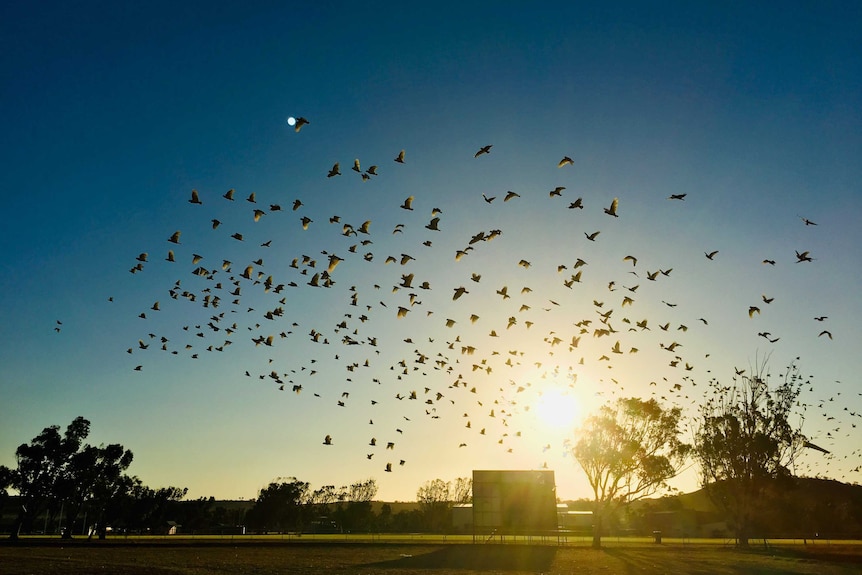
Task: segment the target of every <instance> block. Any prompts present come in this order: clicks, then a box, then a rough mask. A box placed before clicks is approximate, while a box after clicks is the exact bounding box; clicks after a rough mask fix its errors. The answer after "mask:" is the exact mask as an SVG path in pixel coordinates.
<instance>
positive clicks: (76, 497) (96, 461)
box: [54, 443, 134, 539]
mask: <svg viewBox="0 0 862 575" xmlns="http://www.w3.org/2000/svg"><path fill="white" fill-rule="evenodd" d="M133 457H134V456H133V455H132V452H131V451H130V450H128V449H125V448H124V447H123V446H122V445H120V444H118V443H112V444H111V445H107V446H104V445H103V446H99V447H94V446H92V445H85V446H84V447H83V448H82V449H81V450H79V451H78V452H76V453H74V454H72V456H71V458H70V460H69V464H68V465H67V466H66V468H65V469H64V471H63V473H62V474H61V476H60V477H59V479H58V481H57V484H56V486H55V494H54V495H55V497H56V498H58V499H60V500H61V501H62V503H63V504H64V508H65V509H66V525H73V524H74V522H75V519H76V518H77V517H78V514H79V513H80V512H81V510H82V509H84V508H85V507H87V508H88V511H90V512H91V513H92V517H93V519H94V523H95V527H96V529H95V531H96V532H97V533H98V534H99V539H104V538H105V533H106V530H105V527H106V526H107V525H106V521H105V517H104V515H105V510H106V509H107V508H108V506H109V505H110V504H111V502H112V500H113V499H114V498H116V497H118V496H119V495H121V494H123V493H125V492H127V491H128V489H130V487H131V484H130V482H129V481H128V479H129V478H128V477H127V476H125V475H124V474H123V472H124V471H125V470H126V469H128V467H129V465H131V463H132V459H133ZM90 536H91V537H92V533H91V535H90ZM64 537H71V532H69V531H67V532H66V533H64Z"/></svg>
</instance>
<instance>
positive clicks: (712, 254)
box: [703, 250, 718, 260]
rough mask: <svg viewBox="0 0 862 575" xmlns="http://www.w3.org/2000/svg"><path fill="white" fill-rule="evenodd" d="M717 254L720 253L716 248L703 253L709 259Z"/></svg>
mask: <svg viewBox="0 0 862 575" xmlns="http://www.w3.org/2000/svg"><path fill="white" fill-rule="evenodd" d="M716 254H718V250H714V251H711V252H703V255H705V256H706V259H708V260H712V259H713V258H714V257H715V256H716Z"/></svg>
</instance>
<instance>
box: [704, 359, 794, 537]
mask: <svg viewBox="0 0 862 575" xmlns="http://www.w3.org/2000/svg"><path fill="white" fill-rule="evenodd" d="M767 359H768V358H767ZM733 381H734V383H733V385H731V386H727V387H722V386H721V385H720V384H718V383H714V384H713V385H712V397H710V398H709V399H708V400H707V401H706V402H705V403H704V404H703V406H702V407H701V410H700V421H699V428H698V430H697V432H696V434H695V446H694V453H695V457H696V459H697V461H698V462H699V463H700V473H701V484H702V485H703V487H704V488H705V489H706V492H707V494H708V495H709V497H710V499H712V501H713V503H715V505H716V506H717V507H718V508H719V509H721V510H722V511H724V512H725V514H726V515H727V517H728V519H729V522H730V527H731V528H732V529H734V531H735V533H736V541H737V545H739V546H741V547H747V546H748V541H749V539H750V538H751V536H752V535H753V530H754V529H756V528H757V523H756V519H757V517H758V514H759V512H760V510H762V506H763V505H764V499H765V498H766V495H767V491H768V489H769V487H770V486H771V485H774V484H775V483H776V481H778V482H781V481H786V480H789V479H790V478H791V476H792V473H791V469H790V466H791V464H792V463H793V460H794V457H795V456H796V455H797V454H798V453H799V451H800V450H801V449H802V448H803V447H804V446H806V445H810V444H807V442H806V440H805V437H804V436H803V435H802V432H801V429H800V428H799V427H797V426H794V425H792V424H791V422H790V420H791V418H792V417H793V411H794V408H795V407H794V406H795V405H796V404H797V401H796V399H797V397H799V392H800V391H801V385H802V378H801V376H800V375H799V370H798V368H797V367H796V366H795V365H794V364H791V365H790V366H789V367H788V368H787V371H786V372H785V373H784V376H783V378H782V382H781V383H780V384H779V385H777V386H775V387H770V385H769V374H768V373H767V372H766V361H764V362H763V363H762V364H760V365H759V366H755V368H753V369H752V373H751V375H746V374H744V373H741V372H738V378H737V377H734V380H733Z"/></svg>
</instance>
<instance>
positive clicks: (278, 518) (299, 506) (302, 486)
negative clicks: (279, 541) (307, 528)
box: [246, 477, 309, 531]
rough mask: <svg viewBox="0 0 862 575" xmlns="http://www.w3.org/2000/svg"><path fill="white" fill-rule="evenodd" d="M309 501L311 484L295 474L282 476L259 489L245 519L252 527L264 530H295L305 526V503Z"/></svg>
mask: <svg viewBox="0 0 862 575" xmlns="http://www.w3.org/2000/svg"><path fill="white" fill-rule="evenodd" d="M308 501H309V484H308V483H306V482H304V481H300V480H298V479H297V478H296V477H290V478H287V479H286V480H285V479H283V478H280V480H278V479H277V480H276V481H273V482H271V483H270V484H269V485H268V486H266V487H264V488H263V489H261V490H260V492H259V493H258V497H257V500H256V501H255V502H254V506H253V507H252V508H251V509H249V511H248V513H247V514H246V518H247V520H248V523H249V524H250V525H251V526H252V527H254V528H256V529H259V530H262V531H269V530H276V531H285V530H289V529H291V528H293V529H296V528H299V527H301V525H302V519H303V517H302V511H303V506H304V505H305V504H306V503H307V502H308Z"/></svg>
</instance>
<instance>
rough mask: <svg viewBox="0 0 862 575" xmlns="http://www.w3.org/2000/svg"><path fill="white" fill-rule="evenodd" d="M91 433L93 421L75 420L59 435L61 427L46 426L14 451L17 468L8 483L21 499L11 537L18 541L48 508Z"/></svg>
mask: <svg viewBox="0 0 862 575" xmlns="http://www.w3.org/2000/svg"><path fill="white" fill-rule="evenodd" d="M89 433H90V422H89V421H88V420H86V419H84V418H83V417H76V418H75V419H74V420H73V421H72V423H70V424H69V425H68V426H67V427H66V431H65V433H64V434H63V435H60V427H59V426H58V425H52V426H51V427H46V428H45V429H43V430H42V432H41V433H40V434H39V435H37V436H36V437H34V438H33V440H32V441H31V442H30V443H22V444H21V445H19V446H18V449H16V450H15V458H16V460H17V467H16V468H15V469H9V468H6V469H8V471H7V472H4V473H7V474H8V479H7V483H8V485H9V486H10V487H12V488H13V489H15V490H16V491H17V492H18V494H19V495H20V497H21V507H20V509H19V511H18V517H17V518H16V520H15V523H14V525H13V527H12V530H11V532H10V534H9V538H10V539H17V538H18V534H19V532H20V531H21V529H22V528H25V529H26V528H28V527H29V523H30V522H31V521H32V518H33V517H35V516H37V515H38V514H39V513H40V512H41V511H42V510H43V509H45V508H46V507H47V506H48V505H49V503H50V502H51V500H52V499H53V498H54V497H55V495H56V490H57V486H58V482H60V481H62V478H63V477H64V476H65V474H66V473H68V468H69V466H70V464H71V461H72V457H73V456H74V455H75V454H76V453H77V452H78V450H79V449H80V448H81V444H82V442H83V441H84V439H86V437H87V435H89Z"/></svg>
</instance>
